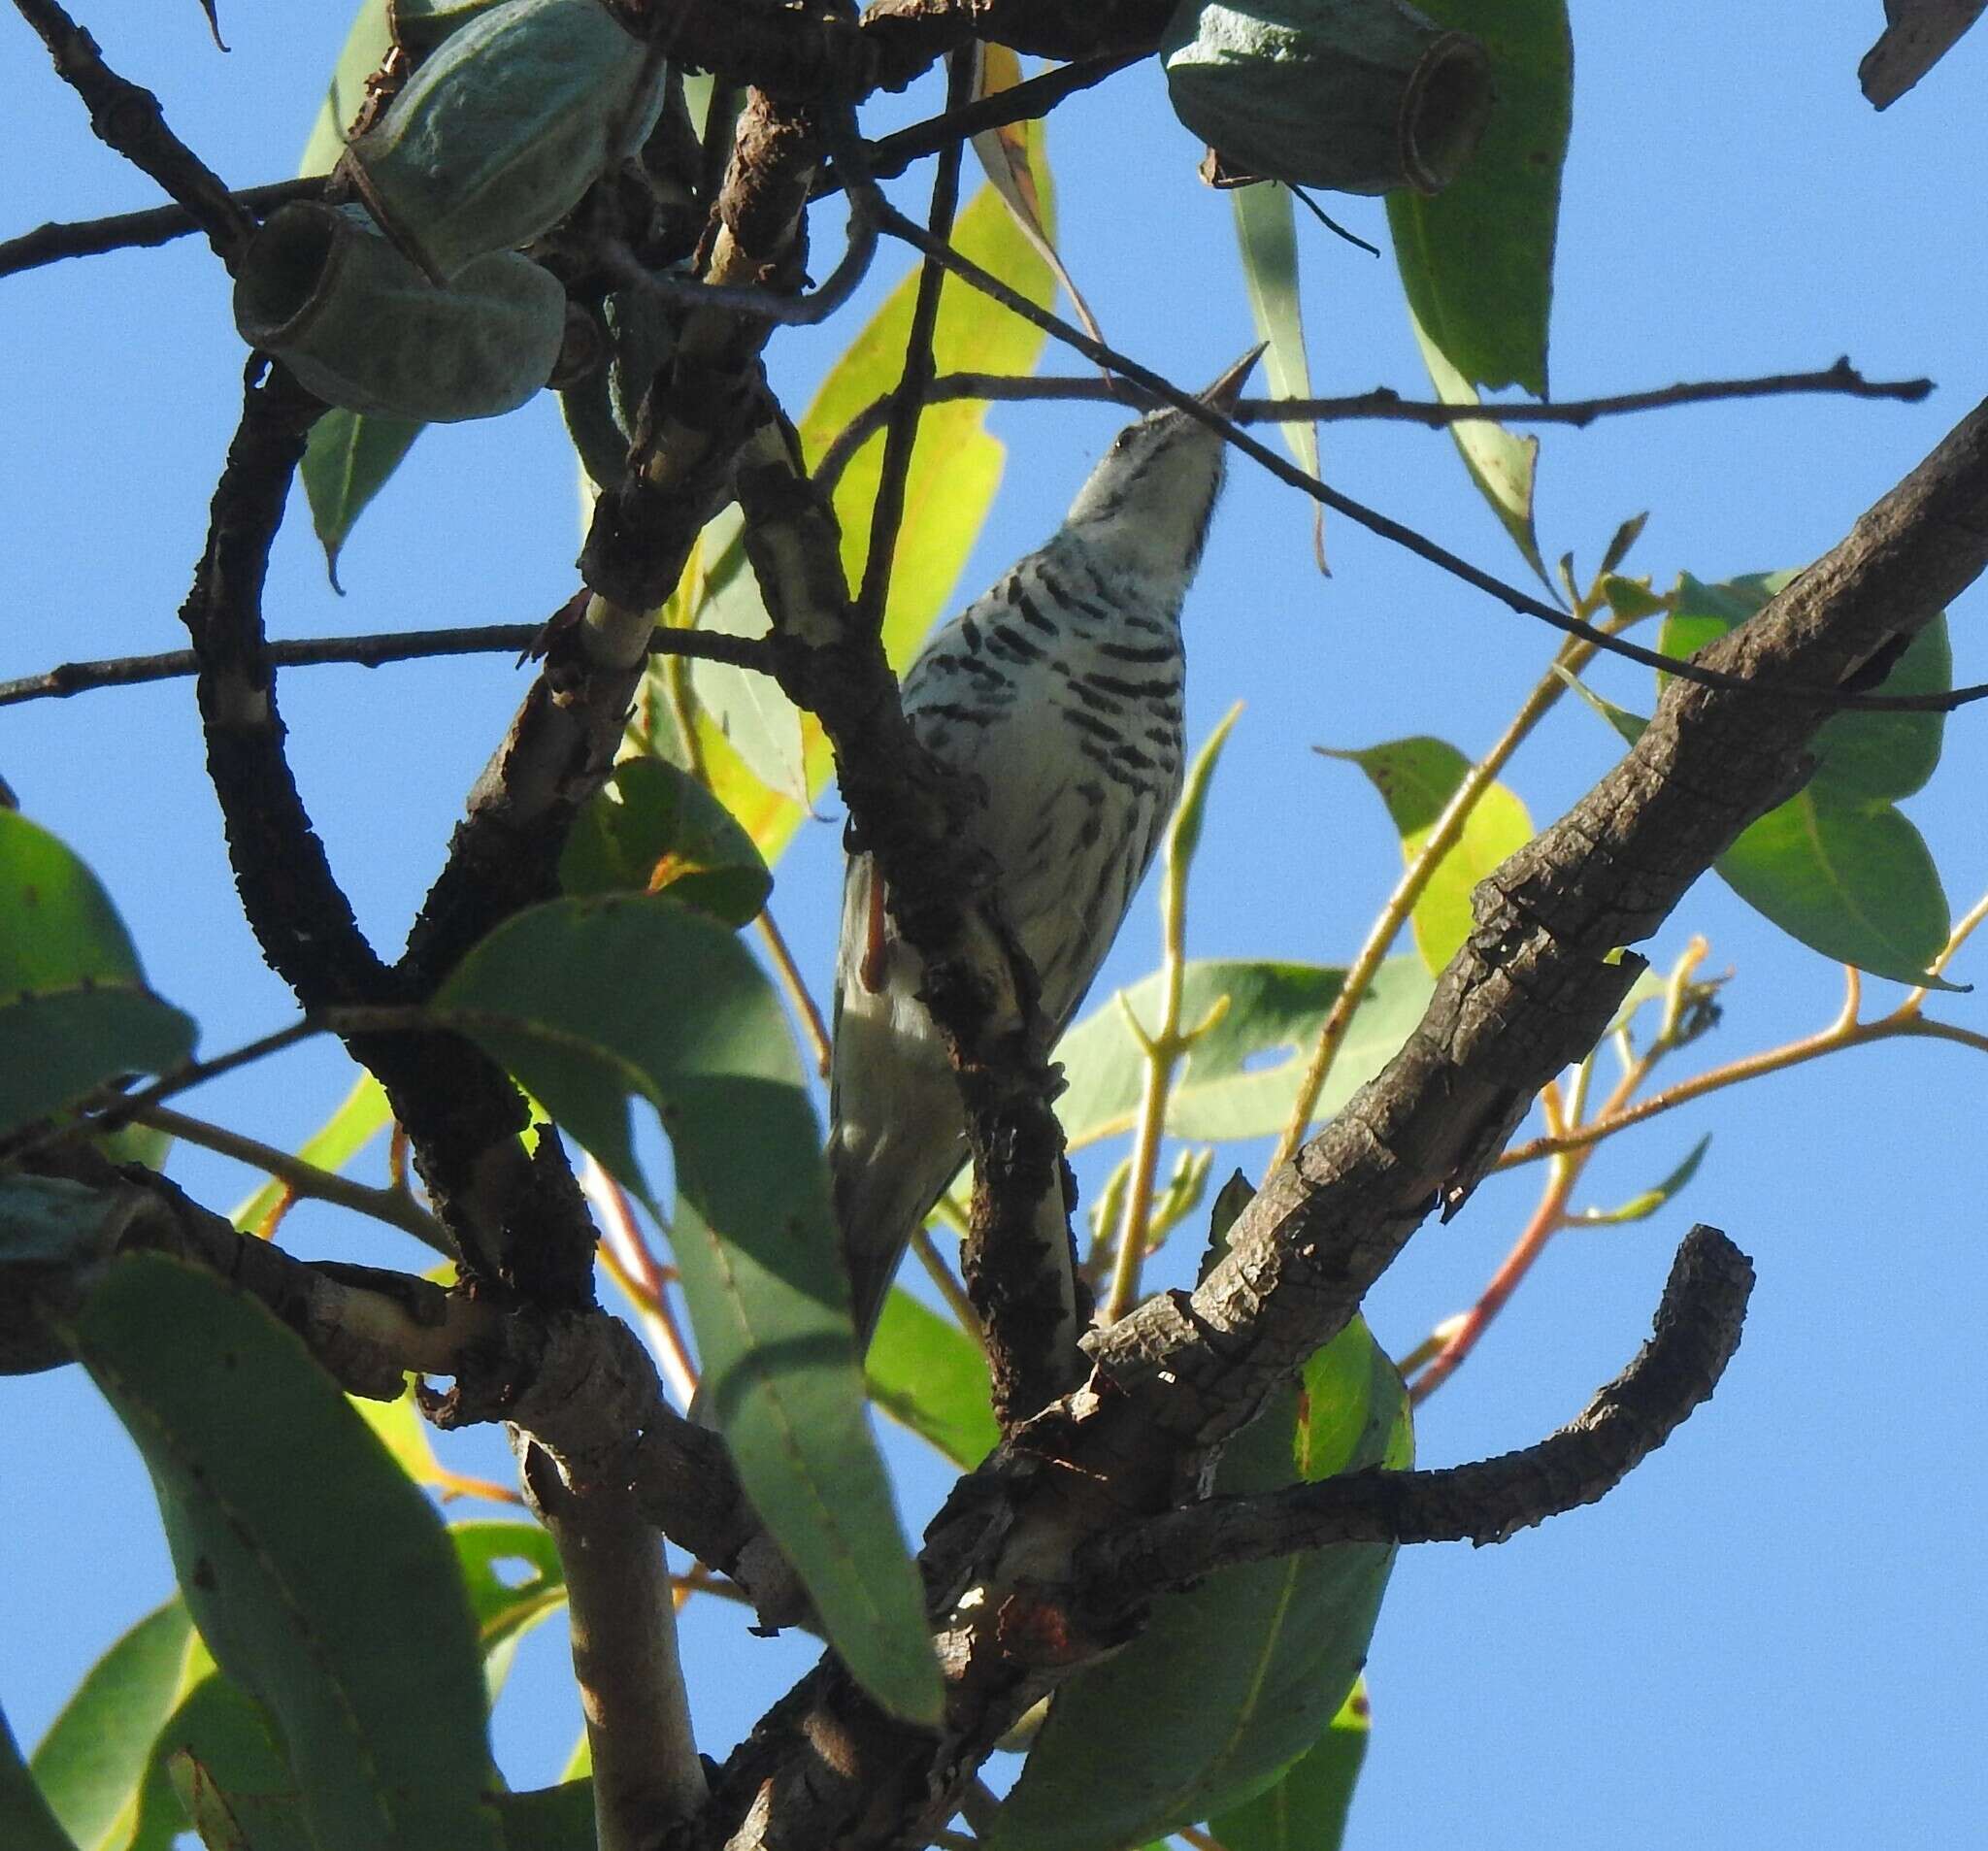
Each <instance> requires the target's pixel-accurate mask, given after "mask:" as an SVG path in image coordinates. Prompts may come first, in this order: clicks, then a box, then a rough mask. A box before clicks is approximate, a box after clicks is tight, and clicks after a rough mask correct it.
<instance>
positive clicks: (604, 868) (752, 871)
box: [559, 677, 773, 926]
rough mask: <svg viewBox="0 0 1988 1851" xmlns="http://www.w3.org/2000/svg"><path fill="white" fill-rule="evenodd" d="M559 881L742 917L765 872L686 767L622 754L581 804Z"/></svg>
mask: <svg viewBox="0 0 1988 1851" xmlns="http://www.w3.org/2000/svg"><path fill="white" fill-rule="evenodd" d="M761 679H764V677H761ZM559 885H560V887H561V889H562V890H563V891H564V892H566V893H569V894H576V895H578V894H591V893H667V894H668V895H669V896H670V898H671V899H672V900H680V901H681V902H682V903H683V904H684V905H685V906H686V907H693V908H695V909H697V910H698V911H699V912H708V913H710V914H711V916H712V918H713V919H716V920H719V921H720V922H721V923H723V924H725V925H728V926H743V925H747V924H749V923H750V922H751V921H752V920H753V919H754V918H755V917H757V916H758V913H759V909H761V908H762V907H764V906H765V905H766V901H767V896H768V895H769V894H770V893H772V892H773V876H772V875H771V874H769V873H768V872H767V867H766V863H765V862H763V861H762V860H760V858H759V850H758V849H757V848H755V847H754V846H753V845H752V838H751V837H750V836H748V835H747V834H746V832H745V831H744V830H743V829H741V828H740V827H739V824H738V821H737V819H736V818H735V817H734V816H733V815H732V812H731V811H730V810H726V809H725V807H724V806H723V805H722V804H720V803H719V802H718V800H717V799H716V798H715V797H713V796H712V794H711V792H710V791H708V790H707V789H705V787H704V786H703V785H702V784H700V783H699V782H698V781H697V779H696V778H694V777H691V776H690V775H689V773H687V772H684V771H679V769H678V768H677V767H676V766H675V765H671V764H669V763H667V762H665V761H664V760H662V759H660V758H630V759H624V760H623V761H622V762H621V763H620V764H619V765H617V766H615V768H614V771H613V776H612V777H610V778H609V779H608V781H607V783H606V784H604V785H603V786H602V787H601V789H600V791H599V793H598V794H597V795H596V796H595V797H593V798H592V800H591V801H590V802H589V803H588V804H587V807H586V808H585V809H584V810H581V811H580V816H579V819H578V821H577V822H576V824H575V826H574V830H573V834H572V835H571V836H570V837H569V838H568V839H567V843H566V849H565V852H564V853H563V854H562V855H561V857H560V860H559Z"/></svg>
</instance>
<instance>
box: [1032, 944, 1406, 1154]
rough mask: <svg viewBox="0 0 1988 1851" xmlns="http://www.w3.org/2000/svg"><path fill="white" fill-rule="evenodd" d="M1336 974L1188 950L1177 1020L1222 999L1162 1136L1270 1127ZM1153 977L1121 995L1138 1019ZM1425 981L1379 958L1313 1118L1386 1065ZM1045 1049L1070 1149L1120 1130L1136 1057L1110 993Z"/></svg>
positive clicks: (1191, 1056) (1138, 1080)
mask: <svg viewBox="0 0 1988 1851" xmlns="http://www.w3.org/2000/svg"><path fill="white" fill-rule="evenodd" d="M1344 975H1345V974H1344V972H1342V970H1340V969H1338V968H1337V967H1336V966H1331V965H1322V964H1284V963H1271V962H1268V961H1263V962H1253V961H1247V960H1243V959H1235V960H1230V959H1220V958H1210V959H1190V960H1189V961H1188V963H1187V966H1186V980H1185V982H1184V984H1183V986H1182V990H1181V1008H1180V1014H1181V1019H1182V1020H1183V1021H1186V1022H1190V1023H1193V1022H1200V1021H1203V1020H1205V1019H1206V1018H1207V1016H1208V1014H1209V1010H1210V1009H1211V1008H1213V1007H1214V1005H1215V1002H1216V999H1217V998H1219V997H1223V996H1226V997H1227V998H1228V999H1229V1008H1228V1010H1227V1012H1226V1013H1225V1014H1224V1015H1223V1016H1222V1017H1221V1018H1220V1019H1219V1020H1218V1021H1217V1022H1215V1024H1214V1025H1213V1026H1212V1027H1211V1028H1210V1029H1209V1032H1208V1033H1207V1034H1206V1035H1204V1036H1203V1037H1202V1038H1201V1039H1200V1040H1199V1041H1196V1042H1195V1044H1194V1046H1193V1048H1192V1049H1191V1050H1190V1052H1189V1053H1188V1054H1187V1055H1186V1056H1185V1058H1184V1060H1183V1061H1182V1064H1181V1069H1180V1073H1179V1074H1178V1076H1177V1078H1176V1082H1175V1085H1174V1089H1173V1092H1172V1093H1171V1095H1170V1096H1169V1098H1168V1101H1167V1132H1168V1135H1169V1136H1170V1137H1175V1138H1184V1139H1190V1140H1196V1141H1200V1142H1221V1141H1223V1140H1230V1139H1239V1138H1267V1137H1273V1136H1275V1135H1276V1133H1277V1132H1278V1131H1280V1130H1282V1129H1283V1124H1284V1120H1285V1118H1286V1117H1287V1116H1288V1115H1289V1112H1290V1108H1291V1100H1292V1098H1293V1097H1294V1095H1295V1094H1296V1093H1297V1090H1298V1082H1299V1080H1300V1079H1301V1078H1302V1077H1303V1075H1304V1073H1305V1069H1306V1067H1307V1066H1308V1065H1309V1062H1310V1059H1311V1050H1312V1047H1313V1045H1314V1044H1315V1042H1316V1041H1317V1040H1318V1031H1319V1029H1320V1028H1321V1027H1322V1026H1323V1025H1324V1022H1325V1016H1326V1011H1327V1010H1328V1009H1330V1008H1332V1004H1333V999H1334V998H1335V997H1337V996H1338V995H1339V991H1340V983H1341V980H1342V977H1343V976H1344ZM1161 983H1162V975H1161V974H1160V973H1159V972H1154V973H1153V974H1152V975H1149V976H1146V977H1143V978H1142V979H1141V980H1140V981H1139V982H1138V983H1135V984H1134V985H1133V986H1132V987H1131V988H1130V989H1129V990H1127V991H1126V992H1125V998H1126V1001H1127V1002H1128V1003H1129V1004H1130V1005H1131V1007H1132V1009H1133V1012H1134V1013H1135V1014H1136V1015H1137V1016H1138V1017H1139V1019H1140V1020H1141V1021H1142V1022H1151V1021H1155V1020H1157V1019H1158V1012H1159V1008H1160V1003H1161ZM1430 987H1431V986H1430V981H1429V975H1428V973H1427V972H1426V971H1425V970H1424V969H1423V968H1422V965H1421V961H1420V960H1419V959H1417V958H1389V959H1388V960H1387V962H1386V963H1385V964H1383V965H1382V966H1381V967H1380V970H1379V972H1378V973H1377V974H1376V975H1375V980H1374V985H1373V988H1372V989H1371V990H1370V991H1369V993H1368V995H1367V996H1366V997H1365V999H1363V1001H1362V1002H1361V1004H1360V1007H1359V1008H1357V1009H1355V1010H1354V1012H1353V1019H1352V1022H1351V1024H1350V1026H1349V1027H1348V1029H1347V1033H1346V1039H1345V1041H1344V1042H1343V1043H1342V1047H1341V1051H1340V1058H1339V1060H1338V1062H1337V1063H1336V1064H1335V1066H1334V1068H1333V1072H1332V1077H1331V1079H1330V1080H1329V1081H1328V1083H1327V1086H1326V1090H1325V1094H1324V1096H1323V1097H1322V1098H1321V1099H1320V1100H1319V1102H1318V1106H1317V1113H1318V1116H1320V1117H1326V1116H1329V1115H1330V1114H1331V1113H1333V1112H1336V1111H1337V1110H1338V1109H1339V1108H1340V1107H1342V1105H1344V1104H1345V1102H1346V1101H1347V1100H1348V1099H1350V1098H1351V1097H1352V1095H1353V1093H1354V1091H1355V1089H1356V1088H1358V1087H1359V1086H1361V1085H1362V1084H1364V1083H1365V1082H1366V1081H1367V1080H1370V1079H1372V1078H1373V1077H1374V1075H1375V1074H1377V1073H1378V1072H1379V1071H1380V1069H1381V1068H1382V1067H1383V1066H1385V1065H1386V1063H1387V1061H1388V1060H1389V1058H1390V1057H1391V1056H1393V1055H1394V1053H1395V1052H1396V1051H1397V1050H1398V1049H1399V1048H1400V1047H1401V1044H1402V1043H1403V1041H1406V1040H1407V1039H1408V1031H1409V1030H1410V1029H1412V1028H1413V1027H1414V1025H1415V1024H1416V1023H1417V1022H1418V1021H1420V1020H1421V1017H1422V1011H1423V1009H1424V1008H1426V1007H1427V1005H1428V1001H1429V995H1430ZM1056 1058H1057V1060H1058V1061H1059V1062H1060V1063H1061V1064H1062V1067H1063V1071H1064V1075H1065V1077H1066V1079H1067V1080H1068V1082H1069V1084H1068V1087H1067V1089H1066V1090H1065V1092H1064V1093H1063V1095H1062V1097H1061V1098H1060V1099H1058V1100H1057V1102H1056V1110H1057V1115H1058V1116H1059V1117H1060V1118H1061V1119H1062V1121H1063V1127H1064V1132H1065V1135H1066V1136H1067V1138H1068V1140H1069V1141H1070V1143H1071V1145H1072V1147H1073V1148H1075V1147H1077V1146H1078V1145H1082V1144H1087V1143H1095V1142H1096V1141H1097V1140H1100V1139H1103V1138H1110V1137H1115V1136H1117V1135H1119V1134H1120V1133H1123V1132H1126V1131H1130V1130H1131V1129H1132V1126H1133V1124H1134V1122H1135V1120H1136V1114H1137V1112H1138V1110H1139V1101H1140V1093H1141V1088H1142V1086H1143V1080H1144V1072H1145V1057H1144V1054H1143V1050H1142V1049H1141V1048H1140V1045H1139V1043H1138V1042H1137V1041H1134V1040H1133V1038H1132V1035H1131V1032H1130V1030H1129V1029H1128V1028H1127V1026H1126V1023H1125V1017H1124V1013H1123V1011H1122V1010H1121V1009H1120V1008H1119V1007H1118V1005H1117V1003H1116V1002H1115V1001H1113V1000H1112V999H1110V998H1108V999H1106V1000H1105V1001H1104V1002H1103V1003H1102V1004H1101V1005H1100V1006H1099V1007H1098V1008H1095V1009H1093V1010H1092V1011H1091V1013H1090V1014H1089V1015H1087V1016H1085V1017H1084V1019H1083V1020H1082V1021H1080V1022H1078V1023H1077V1026H1076V1027H1075V1028H1073V1029H1072V1030H1071V1031H1070V1033H1069V1034H1068V1035H1066V1036H1065V1037H1064V1038H1063V1040H1062V1041H1061V1042H1060V1043H1059V1044H1058V1046H1057V1049H1056Z"/></svg>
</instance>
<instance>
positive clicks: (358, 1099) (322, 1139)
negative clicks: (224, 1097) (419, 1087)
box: [228, 1073, 393, 1234]
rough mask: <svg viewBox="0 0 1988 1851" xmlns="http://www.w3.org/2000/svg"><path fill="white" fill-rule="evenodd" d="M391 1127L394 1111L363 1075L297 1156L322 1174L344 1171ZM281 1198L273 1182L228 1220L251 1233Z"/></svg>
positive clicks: (373, 1082)
mask: <svg viewBox="0 0 1988 1851" xmlns="http://www.w3.org/2000/svg"><path fill="white" fill-rule="evenodd" d="M392 1123H393V1109H392V1107H389V1106H388V1105H387V1103H386V1094H385V1093H384V1092H383V1091H382V1090H381V1085H380V1082H379V1081H378V1080H377V1079H375V1078H374V1077H373V1075H372V1074H366V1073H362V1074H360V1075H359V1077H358V1078H357V1079H355V1080H354V1081H353V1082H352V1090H351V1091H350V1092H348V1094H347V1095H346V1096H345V1098H344V1099H343V1100H342V1101H340V1103H339V1107H338V1109H337V1110H336V1111H334V1112H333V1113H332V1115H331V1116H330V1117H329V1118H327V1119H326V1120H325V1121H324V1123H323V1124H322V1125H320V1126H319V1127H318V1128H317V1130H315V1132H313V1133H312V1134H311V1136H310V1137H309V1138H307V1139H305V1140H304V1141H303V1143H302V1144H300V1145H299V1146H298V1148H297V1155H298V1156H299V1157H301V1158H302V1159H303V1160H304V1162H306V1163H308V1164H313V1165H315V1167H316V1168H317V1169H319V1170H332V1171H338V1170H343V1169H344V1168H345V1167H346V1165H347V1164H348V1163H350V1162H351V1160H352V1159H353V1158H354V1157H356V1156H357V1155H358V1154H359V1152H360V1151H362V1150H364V1149H365V1147H366V1146H367V1145H368V1144H370V1143H371V1142H372V1141H373V1140H374V1139H375V1138H377V1137H378V1136H379V1135H380V1134H381V1132H382V1131H384V1130H385V1129H386V1127H387V1126H388V1125H390V1124H392ZM282 1198H283V1185H282V1183H280V1182H277V1181H275V1180H274V1179H272V1180H270V1181H269V1182H266V1183H264V1184H263V1185H262V1187H261V1188H260V1189H258V1190H256V1192H255V1193H254V1194H253V1195H252V1196H250V1197H249V1198H248V1200H247V1201H246V1202H244V1203H242V1204H240V1205H239V1206H237V1207H236V1209H235V1211H234V1213H233V1214H231V1215H230V1216H229V1217H228V1219H229V1220H230V1221H232V1222H233V1223H234V1224H235V1226H236V1227H238V1228H240V1229H241V1230H242V1231H243V1233H245V1234H247V1233H249V1232H251V1231H252V1230H254V1229H256V1228H259V1227H261V1225H262V1224H263V1223H264V1222H265V1221H266V1220H268V1219H269V1217H270V1215H271V1214H272V1213H273V1212H274V1211H275V1209H276V1206H277V1204H278V1203H280V1202H281V1201H282Z"/></svg>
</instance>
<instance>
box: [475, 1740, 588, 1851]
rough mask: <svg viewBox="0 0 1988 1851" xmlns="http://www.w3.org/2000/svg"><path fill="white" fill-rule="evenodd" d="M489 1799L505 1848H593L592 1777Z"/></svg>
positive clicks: (561, 1850)
mask: <svg viewBox="0 0 1988 1851" xmlns="http://www.w3.org/2000/svg"><path fill="white" fill-rule="evenodd" d="M581 1739H582V1740H584V1739H585V1737H584V1736H582V1737H581ZM492 1801H493V1803H494V1804H495V1806H496V1808H497V1823H498V1824H499V1825H500V1826H501V1827H502V1828H503V1832H504V1851H594V1783H593V1781H592V1780H591V1779H579V1780H568V1781H567V1782H566V1783H565V1784H564V1785H563V1786H558V1787H537V1788H534V1789H533V1790H532V1791H531V1792H530V1793H500V1794H495V1795H493V1796H492Z"/></svg>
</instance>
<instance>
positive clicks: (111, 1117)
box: [79, 1017, 322, 1131]
mask: <svg viewBox="0 0 1988 1851" xmlns="http://www.w3.org/2000/svg"><path fill="white" fill-rule="evenodd" d="M320 1033H322V1024H320V1023H317V1022H315V1021H312V1020H311V1019H310V1018H309V1017H306V1018H305V1019H304V1020H303V1021H301V1022H292V1023H291V1024H290V1026H289V1027H288V1028H280V1029H278V1030H277V1031H276V1033H275V1034H274V1035H263V1036H259V1037H258V1038H257V1039H256V1040H254V1041H245V1042H244V1043H243V1044H242V1045H241V1046H240V1047H235V1048H230V1049H229V1050H228V1052H227V1053H225V1054H216V1055H215V1057H214V1058H213V1059H212V1060H205V1061H182V1063H181V1064H180V1065H179V1066H178V1067H176V1068H174V1069H173V1071H172V1072H171V1073H170V1074H160V1075H159V1077H158V1078H157V1079H155V1080H153V1081H152V1083H151V1084H150V1085H149V1086H145V1087H141V1088H140V1089H139V1090H138V1091H137V1092H135V1093H126V1094H123V1095H122V1096H121V1097H120V1096H119V1095H118V1093H117V1091H116V1088H115V1087H106V1088H104V1089H102V1090H101V1091H99V1092H97V1093H95V1094H93V1095H92V1096H91V1098H90V1099H89V1100H86V1101H84V1102H83V1106H82V1107H79V1109H82V1110H89V1109H91V1107H93V1106H95V1107H101V1110H100V1111H98V1113H97V1116H96V1118H95V1120H94V1122H93V1125H92V1127H91V1128H92V1129H93V1130H96V1131H116V1129H117V1128H118V1127H119V1126H120V1125H126V1124H129V1123H130V1122H131V1120H132V1119H133V1118H135V1117H136V1116H137V1115H138V1114H139V1113H140V1112H143V1111H147V1110H149V1108H150V1107H153V1106H155V1105H157V1104H158V1102H159V1101H160V1100H162V1099H170V1098H172V1097H173V1095H174V1094H176V1093H184V1092H190V1091H191V1090H192V1089H193V1088H194V1087H196V1086H205V1085H206V1084H207V1082H208V1081H209V1080H211V1079H219V1078H220V1077H221V1075H222V1074H232V1073H233V1072H234V1071H235V1070H236V1068H238V1067H247V1066H248V1065H249V1064H250V1063H251V1062H254V1061H259V1060H264V1059H267V1058H268V1056H270V1055H271V1054H281V1053H282V1050H283V1049H284V1048H286V1047H294V1046H295V1045H296V1044H297V1042H299V1041H306V1040H308V1039H309V1038H310V1037H311V1036H313V1035H316V1034H320Z"/></svg>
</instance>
